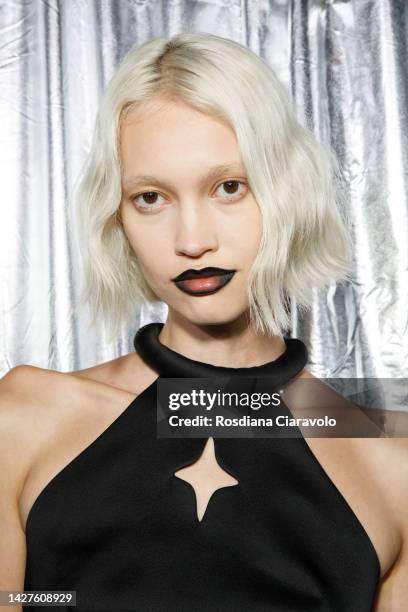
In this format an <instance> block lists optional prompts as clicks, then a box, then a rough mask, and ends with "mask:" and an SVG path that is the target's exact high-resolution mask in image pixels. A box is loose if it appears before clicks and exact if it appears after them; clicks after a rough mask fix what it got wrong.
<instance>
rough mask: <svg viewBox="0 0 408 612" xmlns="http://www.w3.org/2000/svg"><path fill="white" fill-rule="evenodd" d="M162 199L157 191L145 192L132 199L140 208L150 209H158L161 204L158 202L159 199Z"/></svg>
mask: <svg viewBox="0 0 408 612" xmlns="http://www.w3.org/2000/svg"><path fill="white" fill-rule="evenodd" d="M162 197H163V196H161V195H160V193H157V191H145V192H144V193H139V194H138V195H135V196H132V197H131V198H130V199H131V200H132V202H135V203H136V206H138V208H144V209H148V208H157V206H158V204H160V202H159V203H158V202H157V199H158V198H162Z"/></svg>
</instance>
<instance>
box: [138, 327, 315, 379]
mask: <svg viewBox="0 0 408 612" xmlns="http://www.w3.org/2000/svg"><path fill="white" fill-rule="evenodd" d="M163 326H164V323H148V324H147V325H144V326H143V327H141V328H140V329H139V330H138V331H137V332H136V335H135V338H134V341H133V344H134V347H135V350H136V352H137V353H138V354H139V355H140V356H141V357H142V359H143V360H144V361H145V362H146V363H147V364H148V365H150V366H151V367H152V368H153V369H154V370H156V372H158V374H159V376H161V377H164V378H212V377H216V376H249V377H255V378H256V377H260V376H261V377H262V376H267V377H268V378H269V379H271V382H272V383H277V384H284V383H286V382H288V381H289V380H290V379H291V378H293V377H294V376H296V375H297V374H298V373H299V372H300V371H301V370H302V369H303V368H304V367H305V365H306V363H307V359H308V353H307V348H306V345H305V344H304V343H303V342H302V341H301V340H298V339H296V338H286V337H285V338H284V341H285V344H286V350H285V352H284V353H282V355H280V357H278V358H277V359H275V360H274V361H270V362H268V363H264V364H262V365H260V366H253V367H249V368H227V367H223V366H214V365H211V364H209V363H203V362H201V361H195V360H194V359H189V358H188V357H186V356H185V355H182V354H181V353H177V352H176V351H173V350H172V349H170V348H168V347H167V346H165V345H164V344H162V343H161V342H160V340H159V334H160V331H161V330H162V328H163Z"/></svg>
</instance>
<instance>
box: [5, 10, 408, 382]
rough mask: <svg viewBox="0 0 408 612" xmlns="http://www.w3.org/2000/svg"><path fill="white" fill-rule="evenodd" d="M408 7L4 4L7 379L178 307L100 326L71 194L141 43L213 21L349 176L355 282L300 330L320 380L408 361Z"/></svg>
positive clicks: (389, 371) (73, 363) (97, 351)
mask: <svg viewBox="0 0 408 612" xmlns="http://www.w3.org/2000/svg"><path fill="white" fill-rule="evenodd" d="M407 11H408V5H407V3H406V2H405V1H404V0H326V1H324V0H304V1H303V0H292V1H287V2H286V1H284V0H269V1H267V0H207V1H204V0H184V1H183V0H173V1H171V0H169V1H166V0H161V1H160V0H99V1H98V0H66V1H60V2H58V1H56V0H43V1H42V0H3V2H0V135H1V137H0V173H1V175H0V176H1V204H2V205H1V217H0V220H1V222H0V256H1V259H0V265H1V276H0V278H1V293H0V297H1V305H0V308H1V340H0V341H1V364H0V375H3V374H5V373H6V372H7V371H8V370H9V369H10V368H11V367H13V366H15V365H17V364H20V363H26V364H31V365H35V366H39V367H44V368H49V369H58V370H61V371H69V370H74V369H79V368H84V367H89V366H92V365H94V364H96V363H100V362H103V361H107V360H109V359H113V358H114V357H116V356H119V355H122V354H125V353H128V352H129V351H132V350H133V345H132V339H133V335H134V333H135V331H136V329H137V328H138V327H139V326H140V325H141V324H144V323H146V322H149V321H151V320H160V319H161V320H164V318H165V315H166V307H165V306H164V305H160V304H155V305H153V306H146V307H143V308H142V310H141V312H138V311H137V310H135V320H134V326H133V328H132V329H123V330H122V333H121V335H120V337H118V338H117V340H116V342H115V343H114V344H110V345H108V344H107V343H106V339H105V337H104V334H103V330H102V329H97V330H91V331H89V330H88V323H89V314H88V310H87V308H85V307H80V306H79V304H78V294H79V288H80V285H81V283H82V276H81V263H80V260H79V256H78V252H77V247H76V238H75V227H74V226H73V223H72V208H73V190H74V187H75V181H76V178H77V176H78V172H79V170H80V167H81V165H82V164H83V161H84V158H85V155H86V152H87V149H88V147H89V143H90V138H91V133H92V128H93V123H94V119H95V114H96V111H97V107H98V101H99V99H100V96H101V92H102V90H103V88H104V86H105V84H106V82H107V80H108V79H109V77H110V76H111V74H112V72H113V71H114V69H115V66H116V65H117V64H118V62H119V61H120V59H121V58H122V57H123V55H124V54H125V52H126V51H127V50H128V49H129V48H130V47H131V46H132V45H133V44H141V43H143V42H145V41H146V40H148V39H150V38H152V37H155V36H161V35H173V34H176V33H177V32H180V31H208V32H213V33H216V34H218V35H220V36H225V37H228V38H232V39H234V40H237V41H238V42H241V43H243V44H245V45H247V46H248V47H250V48H251V49H252V50H254V51H255V52H257V53H258V54H260V55H261V56H262V57H264V58H265V59H266V60H267V61H268V62H269V63H270V64H271V65H272V66H273V68H274V69H275V71H276V72H277V74H278V76H279V78H280V79H281V80H282V81H283V82H284V84H285V85H286V86H287V88H288V90H289V91H290V93H291V94H292V96H293V98H294V100H295V102H296V108H297V111H298V117H299V120H300V121H301V122H303V123H304V124H307V125H308V126H309V127H310V128H311V129H312V130H313V131H314V133H315V135H316V137H317V138H318V139H320V140H323V141H325V142H328V143H330V145H331V147H332V148H333V149H334V150H335V151H336V152H337V155H338V157H339V159H340V161H341V163H342V166H343V168H344V171H345V176H346V178H347V185H348V196H349V197H348V200H349V203H348V206H349V211H348V212H349V216H350V218H351V220H352V231H353V236H352V238H353V242H354V263H355V266H354V267H355V271H354V278H353V281H352V282H351V283H349V284H348V285H347V286H346V287H344V288H341V289H340V288H339V287H337V288H336V289H333V290H330V291H327V292H316V294H315V302H314V306H313V309H312V311H311V313H310V315H308V316H307V318H305V319H303V320H301V319H299V317H298V315H297V313H296V312H294V313H293V332H292V333H293V335H294V336H296V337H300V338H302V339H303V340H304V341H305V342H306V343H307V345H308V346H309V348H310V368H311V370H312V371H313V372H314V373H315V374H316V375H318V376H333V377H368V376H372V377H382V378H386V377H390V378H391V377H406V376H407V371H408V367H407V366H408V341H407V338H408V333H407V328H408V315H407V297H408V296H407V287H408V265H407V263H408V250H407V238H408V208H407V154H408V148H407V138H408V127H407V126H408V121H407V82H408V81H407V70H408V69H407V65H408V53H407V27H408V20H407Z"/></svg>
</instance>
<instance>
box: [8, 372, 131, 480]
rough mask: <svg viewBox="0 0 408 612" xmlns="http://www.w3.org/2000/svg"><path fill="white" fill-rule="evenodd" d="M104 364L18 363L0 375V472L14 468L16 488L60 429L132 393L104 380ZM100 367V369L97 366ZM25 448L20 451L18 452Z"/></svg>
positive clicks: (88, 416)
mask: <svg viewBox="0 0 408 612" xmlns="http://www.w3.org/2000/svg"><path fill="white" fill-rule="evenodd" d="M104 366H105V364H101V366H99V367H98V366H96V367H94V368H90V369H89V372H87V371H86V370H84V371H78V372H72V373H71V372H59V371H56V370H48V369H45V368H39V367H36V366H31V365H18V366H15V367H14V368H12V369H11V370H9V372H7V373H6V374H5V376H3V377H2V378H1V379H0V472H3V473H5V472H4V469H5V468H7V467H10V468H12V469H11V472H9V473H11V474H12V475H13V483H12V486H13V487H14V489H15V491H16V492H19V491H21V489H22V487H23V483H24V481H25V479H26V477H27V474H28V472H29V470H30V468H31V466H32V465H33V463H34V462H35V461H36V459H37V457H38V453H39V451H40V449H44V448H47V445H48V444H49V443H50V439H56V438H57V437H58V436H59V435H60V434H61V428H62V427H65V426H66V425H68V426H69V424H70V423H72V424H74V423H75V420H76V419H77V418H78V417H79V416H80V417H81V419H85V420H86V419H92V418H94V417H95V415H96V413H97V412H98V411H100V412H103V411H108V410H109V407H110V405H115V402H116V403H117V400H118V396H119V399H121V398H122V397H123V399H124V400H126V399H127V396H129V394H128V393H126V390H122V393H121V392H120V389H118V388H116V387H115V386H112V385H110V384H109V380H110V377H109V376H107V380H104V376H105V374H104V373H106V372H107V369H106V366H105V367H104ZM99 368H100V369H99ZM20 451H21V452H20Z"/></svg>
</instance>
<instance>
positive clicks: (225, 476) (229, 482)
mask: <svg viewBox="0 0 408 612" xmlns="http://www.w3.org/2000/svg"><path fill="white" fill-rule="evenodd" d="M174 475H175V476H177V478H180V479H181V480H185V481H186V482H188V483H190V484H191V486H192V487H193V489H194V491H195V496H196V501H197V518H198V520H199V521H200V522H201V521H202V519H203V517H204V514H205V511H206V509H207V506H208V502H209V501H210V498H211V496H212V494H213V493H215V491H217V490H218V489H222V488H224V487H233V486H235V485H237V484H239V482H238V480H237V479H236V478H234V477H233V476H231V474H229V473H228V472H226V471H225V470H223V469H222V467H221V466H220V465H219V463H218V462H217V459H216V456H215V451H214V439H213V438H208V440H207V442H206V445H205V447H204V450H203V452H202V453H201V455H200V458H199V459H197V461H196V462H195V463H193V464H192V465H188V466H187V467H184V468H181V470H178V471H177V472H175V473H174Z"/></svg>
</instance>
